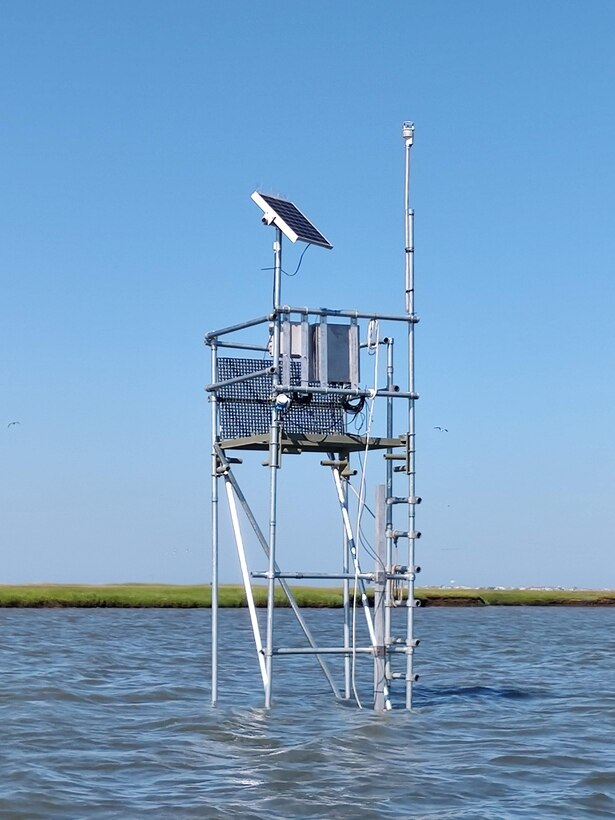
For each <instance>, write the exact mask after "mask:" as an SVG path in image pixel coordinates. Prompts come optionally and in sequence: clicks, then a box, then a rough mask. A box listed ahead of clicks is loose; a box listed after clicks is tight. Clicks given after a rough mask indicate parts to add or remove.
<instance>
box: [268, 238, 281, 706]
mask: <svg viewBox="0 0 615 820" xmlns="http://www.w3.org/2000/svg"><path fill="white" fill-rule="evenodd" d="M281 282H282V231H281V230H280V228H278V227H277V226H276V229H275V240H274V242H273V313H274V318H273V321H272V323H271V331H272V335H273V338H272V342H273V344H272V358H273V367H274V368H275V370H274V371H273V374H272V382H273V388H274V390H275V387H276V386H277V385H279V384H280V333H281V322H282V317H281V314H280V313H279V312H278V308H279V307H280V298H281V293H280V290H281ZM279 458H280V414H279V410H278V407H277V403H276V402H275V401H274V402H273V403H272V406H271V426H270V430H269V566H268V579H267V635H266V650H265V665H266V673H267V680H266V683H265V708H266V709H270V708H271V689H272V686H271V684H272V678H273V675H272V659H273V615H274V609H275V580H276V579H275V569H276V530H277V502H278V468H279Z"/></svg>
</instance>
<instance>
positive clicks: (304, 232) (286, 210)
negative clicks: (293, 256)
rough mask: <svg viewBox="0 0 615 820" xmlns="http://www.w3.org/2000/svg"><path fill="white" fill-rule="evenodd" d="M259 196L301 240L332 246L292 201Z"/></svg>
mask: <svg viewBox="0 0 615 820" xmlns="http://www.w3.org/2000/svg"><path fill="white" fill-rule="evenodd" d="M259 196H260V197H261V198H262V199H263V200H264V201H265V202H266V203H267V205H268V206H269V207H270V208H271V210H272V211H274V212H275V213H276V215H277V216H279V217H280V218H281V219H282V220H283V221H284V222H285V223H286V224H287V225H288V227H289V228H290V229H291V230H292V231H294V233H296V234H297V238H298V239H299V240H300V241H301V242H308V243H309V244H311V245H320V246H321V247H323V248H332V247H333V245H332V244H331V243H330V242H329V241H328V240H327V239H325V237H324V236H323V235H322V234H321V233H320V231H319V230H318V229H317V228H316V227H315V226H314V225H312V223H311V222H310V221H309V219H307V217H306V216H304V214H302V213H301V211H300V210H299V208H297V206H296V205H293V203H292V202H288V200H286V199H279V198H278V197H277V196H268V195H267V194H259Z"/></svg>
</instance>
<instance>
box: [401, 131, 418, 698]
mask: <svg viewBox="0 0 615 820" xmlns="http://www.w3.org/2000/svg"><path fill="white" fill-rule="evenodd" d="M402 135H403V138H404V143H405V184H404V213H405V219H404V222H405V307H406V314H407V315H408V316H412V315H413V314H414V211H413V210H412V208H411V207H410V154H411V151H412V145H413V142H414V125H413V124H412V123H408V122H405V123H404V125H403V128H402ZM408 392H409V393H414V392H415V385H414V322H408ZM406 446H407V448H408V459H407V470H408V497H409V504H408V566H409V567H410V568H411V569H410V577H409V580H408V584H407V599H406V607H407V624H406V652H407V655H406V709H411V708H412V681H413V660H414V657H413V654H414V639H413V638H414V607H415V598H414V571H413V568H414V563H415V550H414V547H415V540H414V532H415V512H416V510H415V506H416V505H415V498H416V482H415V471H416V463H415V417H414V399H408V441H407V444H406Z"/></svg>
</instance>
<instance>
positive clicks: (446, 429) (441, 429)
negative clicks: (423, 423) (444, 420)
mask: <svg viewBox="0 0 615 820" xmlns="http://www.w3.org/2000/svg"><path fill="white" fill-rule="evenodd" d="M433 429H434V430H439V431H440V432H441V433H448V428H446V427H434V428H433Z"/></svg>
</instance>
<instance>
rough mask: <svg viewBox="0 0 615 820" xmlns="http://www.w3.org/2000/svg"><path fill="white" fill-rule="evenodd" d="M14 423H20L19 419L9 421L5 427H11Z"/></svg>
mask: <svg viewBox="0 0 615 820" xmlns="http://www.w3.org/2000/svg"><path fill="white" fill-rule="evenodd" d="M14 424H21V422H20V421H9V423H8V424H7V425H6V426H7V427H12V426H13V425H14Z"/></svg>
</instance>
